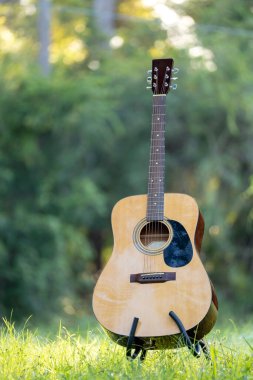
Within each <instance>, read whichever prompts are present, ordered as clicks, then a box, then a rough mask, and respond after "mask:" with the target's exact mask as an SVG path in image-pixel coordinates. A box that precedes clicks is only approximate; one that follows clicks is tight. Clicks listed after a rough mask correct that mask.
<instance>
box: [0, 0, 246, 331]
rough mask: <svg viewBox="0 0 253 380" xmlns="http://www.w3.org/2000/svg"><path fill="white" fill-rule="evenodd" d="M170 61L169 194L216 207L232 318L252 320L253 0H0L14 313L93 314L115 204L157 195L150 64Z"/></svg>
mask: <svg viewBox="0 0 253 380" xmlns="http://www.w3.org/2000/svg"><path fill="white" fill-rule="evenodd" d="M165 57H173V58H174V60H175V66H177V67H179V68H180V72H179V75H178V77H179V79H178V81H177V83H178V89H177V90H176V91H171V92H170V93H169V95H168V97H167V114H168V123H167V135H166V165H167V167H166V191H167V192H183V193H187V194H190V195H192V196H193V197H195V198H196V199H197V201H198V204H199V206H200V209H201V211H202V213H203V215H204V219H205V223H206V227H205V235H204V240H203V247H202V259H203V261H204V264H205V267H206V269H207V271H208V273H209V274H210V277H211V279H212V281H213V282H214V284H215V287H216V289H217V292H218V297H219V300H220V310H221V312H220V321H222V320H226V318H231V319H233V320H234V321H235V323H239V322H242V321H245V320H246V319H249V318H251V316H252V314H253V297H251V296H250V294H251V286H252V273H253V260H252V248H253V233H252V232H253V105H252V103H253V74H252V67H253V66H252V62H253V2H252V1H251V0H244V1H231V0H219V1H215V0H124V1H123V0H106V1H104V0H51V2H50V1H49V0H38V1H35V0H9V1H7V0H6V1H4V0H1V1H0V88H1V91H0V130H1V133H0V313H1V316H6V317H7V318H9V317H10V316H11V315H12V319H14V320H15V321H17V322H20V323H21V322H22V321H24V320H25V319H27V318H28V317H29V316H30V315H32V316H33V317H32V321H34V323H35V324H40V323H41V324H43V323H48V322H49V321H50V322H51V323H53V321H54V320H58V321H59V319H62V320H63V321H64V323H66V324H69V325H71V326H76V324H78V323H84V321H93V316H92V315H93V314H92V309H91V295H92V290H93V287H94V284H95V281H96V278H97V276H98V274H99V272H100V270H101V268H102V266H103V265H104V264H105V262H106V260H107V259H108V257H109V255H110V253H111V250H112V244H113V239H112V232H111V225H110V214H111V209H112V207H113V205H114V204H115V202H117V201H118V200H119V199H120V198H123V197H125V196H128V195H133V194H143V193H146V191H147V174H148V159H149V142H150V128H151V104H152V95H151V92H150V90H146V71H147V70H148V69H150V68H151V60H152V59H153V58H165ZM91 323H92V322H91Z"/></svg>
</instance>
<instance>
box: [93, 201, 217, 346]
mask: <svg viewBox="0 0 253 380" xmlns="http://www.w3.org/2000/svg"><path fill="white" fill-rule="evenodd" d="M146 205H147V196H146V195H138V196H132V197H127V198H124V199H122V200H121V201H119V202H118V203H117V204H116V205H115V207H114V209H113V212H112V228H113V235H114V249H113V253H112V255H111V258H110V260H109V262H108V263H107V265H106V267H105V268H104V270H103V272H102V273H101V276H100V278H99V280H98V282H97V285H96V287H95V290H94V295H93V309H94V313H95V316H96V318H97V319H98V321H99V323H100V324H101V325H102V326H103V327H104V328H105V329H106V331H107V332H108V334H109V335H110V336H111V338H112V339H113V340H115V341H117V343H119V344H122V345H126V337H127V336H128V335H129V331H130V328H131V325H132V322H133V318H134V317H138V318H139V323H138V326H137V330H136V334H135V336H136V337H138V338H140V339H142V342H144V344H145V346H146V347H148V348H156V349H158V348H166V347H167V348H168V347H175V346H176V345H177V343H178V342H177V340H178V339H177V338H178V337H179V336H180V334H179V329H178V327H177V325H176V324H175V322H174V321H173V320H172V319H171V318H170V317H169V315H168V313H169V312H170V311H171V310H173V311H174V312H175V313H176V314H177V315H178V316H179V317H180V318H181V319H182V321H183V324H184V326H185V328H186V330H187V331H188V333H189V334H190V335H191V336H196V338H197V339H201V338H202V337H203V336H204V335H206V334H207V333H208V332H209V331H210V330H211V329H212V327H213V325H214V323H215V321H216V314H217V306H218V305H217V302H216V296H215V293H214V290H213V287H212V286H211V283H210V280H209V278H208V275H207V273H206V271H205V269H204V267H203V265H202V263H201V260H200V257H199V254H198V253H199V252H198V250H199V249H200V246H201V240H202V236H203V219H202V217H201V214H200V212H199V209H198V206H197V204H196V202H195V200H194V199H193V198H191V197H190V196H188V195H184V194H164V215H165V217H166V218H168V220H173V221H176V222H178V223H180V224H181V225H182V226H183V227H184V229H185V231H186V233H187V235H188V237H189V239H190V244H191V247H192V257H191V260H190V261H189V262H188V263H187V264H186V265H183V266H180V267H176V266H173V267H172V266H169V265H168V264H166V262H165V260H164V254H162V253H161V254H158V255H146V254H144V253H142V252H140V250H138V249H137V247H136V245H135V244H134V237H133V234H134V230H135V228H136V225H137V224H138V223H139V221H140V220H142V219H144V218H145V216H146ZM152 272H156V273H161V272H169V273H174V276H175V280H172V281H166V282H162V283H145V284H144V283H137V282H130V276H131V275H133V274H136V273H152Z"/></svg>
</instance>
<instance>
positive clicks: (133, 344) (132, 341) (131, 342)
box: [126, 318, 147, 361]
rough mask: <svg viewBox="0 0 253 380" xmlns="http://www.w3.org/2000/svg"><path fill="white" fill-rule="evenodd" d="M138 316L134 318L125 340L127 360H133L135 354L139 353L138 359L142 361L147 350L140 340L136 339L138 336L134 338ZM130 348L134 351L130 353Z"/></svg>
mask: <svg viewBox="0 0 253 380" xmlns="http://www.w3.org/2000/svg"><path fill="white" fill-rule="evenodd" d="M138 321H139V318H134V320H133V323H132V327H131V330H130V334H129V337H128V341H127V348H126V357H127V359H128V360H134V359H136V358H137V356H138V355H139V353H141V354H140V361H143V360H144V359H145V357H146V354H147V350H145V348H143V346H142V344H141V341H139V340H138V338H135V337H134V335H135V331H136V328H137V324H138ZM132 349H134V352H133V353H132Z"/></svg>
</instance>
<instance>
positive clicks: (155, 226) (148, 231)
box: [140, 221, 170, 249]
mask: <svg viewBox="0 0 253 380" xmlns="http://www.w3.org/2000/svg"><path fill="white" fill-rule="evenodd" d="M169 237H170V232H169V229H168V227H167V226H166V225H165V224H164V223H162V222H159V221H154V222H149V223H147V224H146V225H145V226H144V227H143V228H142V230H141V233H140V240H141V243H142V245H144V247H147V248H150V249H161V248H162V247H164V245H165V244H166V243H167V241H168V240H169Z"/></svg>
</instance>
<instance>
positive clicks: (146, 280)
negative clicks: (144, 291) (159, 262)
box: [130, 272, 176, 284]
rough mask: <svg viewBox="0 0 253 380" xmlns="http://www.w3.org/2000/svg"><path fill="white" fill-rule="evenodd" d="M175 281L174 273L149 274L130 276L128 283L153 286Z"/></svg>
mask: <svg viewBox="0 0 253 380" xmlns="http://www.w3.org/2000/svg"><path fill="white" fill-rule="evenodd" d="M174 280H176V272H151V273H136V274H130V282H138V283H139V284H153V283H159V282H166V281H174Z"/></svg>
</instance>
